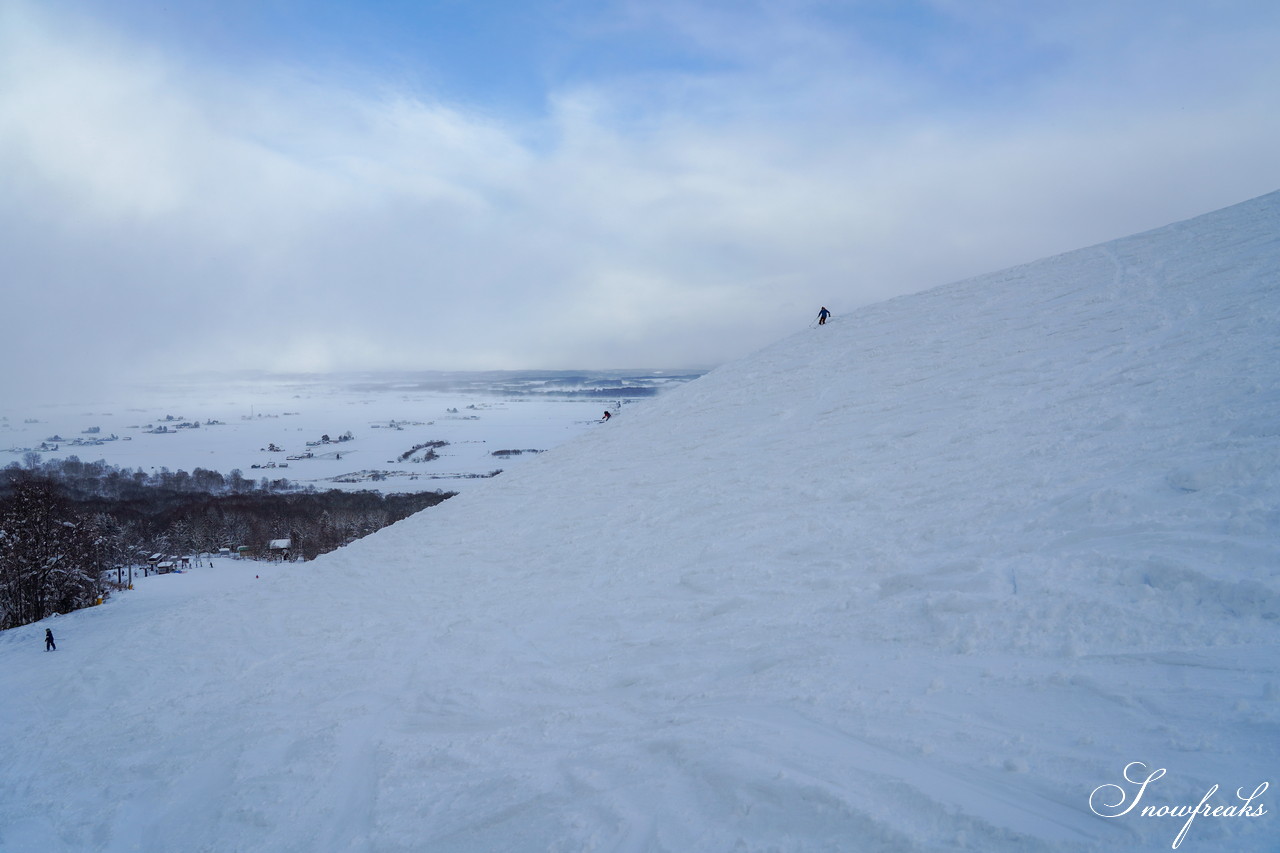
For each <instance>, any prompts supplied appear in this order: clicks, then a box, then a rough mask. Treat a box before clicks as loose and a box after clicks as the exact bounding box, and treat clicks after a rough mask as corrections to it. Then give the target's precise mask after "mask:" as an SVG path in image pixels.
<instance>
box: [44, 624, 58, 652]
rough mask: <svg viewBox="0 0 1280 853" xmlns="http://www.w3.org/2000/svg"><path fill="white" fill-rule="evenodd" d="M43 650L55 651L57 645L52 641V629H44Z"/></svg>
mask: <svg viewBox="0 0 1280 853" xmlns="http://www.w3.org/2000/svg"><path fill="white" fill-rule="evenodd" d="M44 650H45V651H46V652H56V651H57V650H58V647H57V646H56V645H54V643H53V629H52V628H45V629H44Z"/></svg>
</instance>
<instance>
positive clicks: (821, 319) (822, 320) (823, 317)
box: [818, 305, 831, 326]
mask: <svg viewBox="0 0 1280 853" xmlns="http://www.w3.org/2000/svg"><path fill="white" fill-rule="evenodd" d="M830 316H831V312H830V311H828V310H827V306H825V305H824V306H822V310H820V311H819V312H818V325H819V326H825V325H826V324H827V318H828V317H830Z"/></svg>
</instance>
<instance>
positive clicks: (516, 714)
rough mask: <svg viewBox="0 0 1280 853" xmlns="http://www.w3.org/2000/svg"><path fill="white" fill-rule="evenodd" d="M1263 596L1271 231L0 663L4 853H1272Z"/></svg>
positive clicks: (1006, 291) (1276, 520)
mask: <svg viewBox="0 0 1280 853" xmlns="http://www.w3.org/2000/svg"><path fill="white" fill-rule="evenodd" d="M1278 566H1280V194H1273V195H1269V196H1265V197H1263V198H1260V199H1257V200H1254V201H1251V202H1247V203H1245V204H1242V205H1238V206H1236V207H1233V208H1228V209H1226V210H1224V211H1219V212H1217V213H1213V214H1209V215H1206V216H1203V217H1200V218H1198V219H1195V220H1191V221H1189V222H1185V223H1180V224H1176V225H1172V226H1169V227H1167V228H1163V229H1160V230H1157V231H1153V232H1150V233H1146V234H1141V235H1137V236H1134V237H1130V238H1126V239H1123V240H1118V241H1115V242H1112V243H1108V244H1105V245H1101V246H1096V247H1093V248H1088V249H1082V250H1080V251H1076V252H1072V253H1069V254H1066V255H1062V256H1059V257H1054V258H1049V259H1046V260H1043V261H1040V262H1037V263H1033V264H1029V265H1026V266H1022V267H1018V268H1015V269H1010V270H1005V271H1003V272H998V273H994V274H991V275H986V276H983V277H980V278H976V279H973V280H969V281H965V282H961V283H959V284H955V285H951V286H948V287H943V288H939V289H936V290H933V291H930V292H927V293H924V294H920V295H916V296H910V297H905V298H900V299H895V300H892V301H890V302H886V303H883V304H880V305H877V306H874V307H871V308H868V309H866V310H862V311H859V312H857V313H854V314H849V315H848V316H839V315H838V316H837V317H836V318H835V319H834V320H833V321H832V322H831V323H829V324H828V325H826V326H824V327H820V328H812V329H807V330H804V331H802V332H799V333H798V334H796V335H795V336H793V337H791V338H788V339H786V340H783V341H781V342H779V343H778V344H776V345H774V346H773V347H771V348H769V349H767V350H764V351H762V352H760V353H758V354H756V355H754V356H752V357H750V358H746V359H744V360H742V361H739V362H736V363H733V364H730V365H727V366H725V367H722V368H720V369H718V370H716V371H713V372H712V373H710V374H708V375H706V376H704V377H702V378H701V379H698V380H695V381H693V382H690V383H689V384H687V385H684V386H681V387H678V388H676V389H674V390H671V391H669V392H667V393H666V394H664V395H663V396H661V397H659V398H657V399H655V400H652V401H648V402H645V403H641V404H638V405H635V406H631V407H628V408H626V409H625V410H624V411H623V412H622V414H621V415H620V416H619V417H617V418H615V419H614V420H612V421H611V422H609V423H606V424H601V425H599V426H596V427H593V428H592V429H591V430H589V431H587V432H586V433H585V434H584V435H582V436H580V437H579V438H577V439H575V440H573V441H571V442H568V443H566V444H563V445H561V446H560V447H558V448H557V449H555V450H553V451H551V452H549V453H546V454H542V455H539V456H537V457H536V458H534V459H531V460H529V461H528V462H527V463H525V464H522V465H521V466H519V467H518V469H516V470H513V471H511V472H508V473H507V474H504V475H502V476H501V477H498V478H496V479H493V480H487V481H484V482H482V483H480V484H478V485H477V486H476V487H475V488H471V489H468V490H467V491H466V492H464V493H463V494H462V495H461V496H459V497H457V498H454V499H452V500H450V501H447V502H446V503H444V504H442V505H440V506H439V507H437V508H434V509H430V510H427V511H424V512H422V513H419V514H418V515H416V516H413V517H412V518H409V519H406V520H405V521H403V522H401V523H399V524H396V525H393V526H392V527H390V528H387V529H385V530H383V531H381V532H380V533H378V534H375V535H373V536H370V537H368V538H366V539H363V540H361V541H359V542H357V543H355V544H354V545H352V546H350V547H348V548H345V549H343V550H341V551H339V552H335V553H333V554H330V555H328V556H326V557H323V558H321V559H319V560H316V561H314V562H312V563H305V564H290V565H284V566H280V565H268V564H261V563H252V562H238V561H230V560H227V561H217V562H216V563H215V566H214V567H213V568H203V569H194V570H193V571H191V572H187V573H185V574H179V575H170V576H164V577H159V578H151V579H148V580H147V582H146V583H144V584H140V585H139V588H138V589H136V590H135V591H133V592H130V593H124V594H120V595H116V596H113V597H112V598H111V599H110V600H109V601H108V602H107V603H106V604H105V605H103V606H101V607H97V608H91V609H89V610H86V611H81V612H78V613H74V614H70V615H67V616H62V617H58V618H54V619H50V620H46V621H45V622H44V623H41V624H37V625H30V626H27V627H24V628H20V629H15V630H11V631H8V632H5V633H3V634H0V672H3V674H4V689H3V692H2V693H0V743H3V744H4V748H5V756H4V760H3V770H0V849H2V850H4V851H6V853H17V851H42V853H56V852H57V851H135V850H140V851H157V853H158V851H175V850H192V851H194V850H207V851H379V852H380V853H381V852H382V851H387V853H390V851H433V853H442V851H491V850H503V851H575V852H576V851H589V850H599V851H673V853H689V851H732V850H761V851H763V850H780V851H789V850H795V851H800V850H803V851H809V850H840V851H951V850H980V851H997V853H999V852H1000V851H1019V853H1025V851H1042V850H1049V851H1085V850H1106V851H1111V850H1115V851H1131V850H1167V849H1171V848H1172V847H1173V846H1174V845H1175V843H1176V844H1178V845H1179V846H1178V849H1180V850H1183V851H1210V850H1212V851H1222V850H1232V851H1256V850H1274V849H1276V846H1277V843H1278V841H1280V817H1278V816H1277V814H1276V812H1277V811H1278V809H1277V808H1276V807H1275V800H1276V795H1277V793H1280V792H1278V791H1277V789H1276V788H1275V787H1270V786H1274V785H1275V783H1277V782H1280V779H1278V778H1277V768H1278V764H1277V757H1278V756H1280V725H1278V723H1280V707H1278V706H1280V702H1277V699H1278V698H1280V673H1277V666H1278V664H1277V651H1280V630H1278V627H1280V626H1278V614H1280V583H1278V579H1277V567H1278ZM46 627H52V628H53V630H54V634H55V636H56V637H57V639H58V650H57V651H56V652H49V653H46V652H44V651H43V635H44V629H45V628H46ZM1157 771H1164V772H1163V773H1157ZM1126 776H1127V778H1126ZM1130 780H1132V781H1130ZM1144 781H1146V782H1147V785H1146V787H1145V788H1141V783H1142V782H1144ZM1264 783H1266V785H1267V786H1268V787H1267V789H1264V790H1262V791H1261V792H1259V790H1258V789H1259V788H1262V787H1263V786H1264ZM1215 786H1216V788H1215ZM1206 794H1208V795H1209V796H1208V797H1207V798H1206ZM1202 800H1204V802H1205V803H1206V804H1207V806H1206V807H1205V808H1204V810H1203V811H1202V812H1200V813H1198V814H1197V815H1196V816H1195V817H1194V818H1193V819H1192V820H1193V822H1192V823H1191V825H1190V826H1185V825H1186V824H1187V821H1188V818H1187V817H1185V816H1182V817H1179V816H1176V815H1171V814H1170V812H1171V811H1176V810H1177V809H1179V808H1181V809H1182V810H1183V811H1184V812H1189V811H1190V810H1191V809H1193V808H1195V807H1196V806H1197V805H1198V804H1199V803H1201V801H1202ZM1152 807H1154V808H1152ZM1212 807H1218V814H1217V815H1216V816H1214V815H1208V814H1204V812H1208V811H1210V808H1212ZM1144 809H1147V810H1148V811H1149V812H1152V813H1151V814H1148V815H1147V816H1143V814H1142V812H1143V810H1144ZM1259 812H1261V813H1259ZM1184 829H1185V830H1186V831H1185V833H1183V832H1182V831H1183V830H1184Z"/></svg>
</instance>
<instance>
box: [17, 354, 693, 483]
mask: <svg viewBox="0 0 1280 853" xmlns="http://www.w3.org/2000/svg"><path fill="white" fill-rule="evenodd" d="M697 375H698V374H697V373H693V372H677V373H669V372H660V371H588V372H572V373H570V372H568V371H541V372H538V371H492V372H481V373H437V372H409V373H401V374H395V373H371V374H319V375H305V374H304V375H290V374H267V373H261V374H259V373H249V374H226V375H203V376H198V377H181V378H174V379H169V380H165V381H161V382H152V383H149V384H147V385H135V386H121V387H116V388H111V389H104V390H103V391H102V392H100V399H98V400H96V401H94V402H92V403H89V404H86V403H83V402H79V403H65V402H64V403H50V402H47V401H45V402H42V403H40V404H38V405H36V404H32V403H21V402H18V401H12V400H6V401H0V466H3V465H9V464H13V463H15V462H16V463H18V464H25V463H24V460H25V459H26V458H27V455H28V454H29V453H32V452H34V453H38V454H39V455H40V457H41V459H42V460H43V461H52V460H56V459H65V458H67V457H69V456H76V457H78V458H79V459H80V460H81V461H84V462H93V461H97V460H103V461H105V462H107V463H109V464H111V465H115V466H119V467H122V468H127V469H130V470H132V469H137V468H141V469H142V470H143V471H146V472H152V471H158V470H160V469H161V468H168V469H169V470H170V471H179V470H181V471H186V472H188V473H190V472H192V471H194V470H195V469H196V468H204V469H206V470H211V471H218V472H220V473H222V474H224V475H225V474H230V473H231V471H233V470H239V471H240V472H241V474H242V476H244V477H245V478H247V479H249V480H254V481H257V480H260V479H262V478H263V477H266V478H267V479H269V480H277V479H281V478H283V479H287V480H289V481H291V482H293V483H295V484H297V485H298V486H311V487H314V488H316V489H320V490H324V489H333V488H337V489H377V490H379V491H382V492H421V491H436V490H443V491H460V490H462V489H464V488H466V487H467V486H468V485H469V483H470V482H472V478H475V477H477V476H487V475H488V474H489V473H491V472H492V471H494V470H497V469H501V470H504V471H505V470H507V469H509V468H510V467H511V466H512V465H519V464H520V463H521V462H522V461H523V456H524V454H523V451H527V450H537V451H542V450H548V449H550V448H552V447H555V446H557V445H558V444H560V443H561V442H564V441H567V440H569V439H571V438H573V437H574V436H576V435H577V434H578V433H579V432H581V431H583V430H584V429H587V428H589V427H590V426H591V425H593V424H594V423H595V420H596V419H598V418H599V417H600V415H601V414H602V413H603V411H604V409H605V408H606V407H609V408H615V407H618V406H619V405H620V404H626V403H633V402H635V401H637V400H639V399H645V398H646V395H647V394H650V393H654V392H656V391H659V390H661V389H662V388H665V387H669V386H672V385H675V384H679V383H681V382H685V381H688V380H689V379H690V378H693V377H695V376H697ZM344 434H349V435H350V436H351V440H350V441H344V442H334V443H325V444H318V443H319V442H320V439H321V437H322V436H326V435H327V436H329V437H330V438H332V439H337V438H338V437H339V436H342V435H344ZM439 441H444V442H448V445H447V446H446V447H441V448H437V450H436V454H437V456H438V457H439V458H436V459H431V460H429V461H428V460H426V459H424V451H423V450H418V451H417V452H413V453H409V452H410V451H411V450H413V448H415V447H418V446H419V445H423V444H426V443H428V442H439ZM273 446H274V447H276V448H278V450H275V451H273V450H271V449H270V448H271V447H273ZM508 450H518V451H521V454H520V455H502V456H498V457H495V456H494V455H493V454H494V452H495V451H499V452H501V451H508ZM407 453H408V454H409V455H408V457H407V458H402V457H403V456H404V455H405V454H407ZM300 457H301V458H300Z"/></svg>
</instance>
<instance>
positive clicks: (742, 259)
mask: <svg viewBox="0 0 1280 853" xmlns="http://www.w3.org/2000/svg"><path fill="white" fill-rule="evenodd" d="M1278 57H1280V4H1275V3H1271V2H1209V1H1208V0H1205V2H1179V0H1162V2H1146V0H1134V2H1115V1H1114V0H1106V2H1103V0H1081V2H1075V3H1056V2H1055V3H1049V2H1013V0H933V1H932V2H887V0H874V1H873V2H838V0H830V2H824V0H774V2H749V1H743V2H728V0H602V2H580V0H534V2H524V3H515V2H456V0H439V2H377V1H376V0H375V1H374V2H363V3H359V4H357V3H340V2H333V0H322V1H321V2H272V0H260V1H259V2H250V0H218V2H212V0H209V2H156V1H155V0H147V2H140V0H112V2H106V0H92V2H91V0H41V2H35V1H34V0H0V274H3V278H4V286H5V289H6V303H7V305H8V307H9V308H10V309H11V310H10V312H9V316H10V318H11V319H10V320H9V322H8V324H7V325H8V329H7V331H8V332H9V334H7V335H6V336H5V339H4V341H3V342H2V343H0V360H3V362H4V363H5V364H6V365H10V366H13V365H21V367H20V368H14V367H6V370H5V371H4V372H3V373H0V394H8V395H11V396H12V395H17V394H18V393H19V392H23V393H25V392H28V391H30V390H32V389H33V388H34V389H45V390H46V391H48V392H50V393H53V392H54V391H55V390H57V389H63V388H66V389H72V388H74V387H75V386H76V385H77V384H80V385H88V386H90V387H94V386H98V385H100V384H101V383H102V382H104V381H107V380H109V379H117V378H120V379H124V378H130V377H135V376H139V375H145V374H147V373H149V372H152V371H159V370H167V371H175V370H203V369H217V368H228V369H235V368H263V369H281V370H342V369H370V368H421V369H432V368H440V369H466V368H495V367H496V368H503V367H510V368H535V367H598V368H605V367H641V366H646V367H678V366H700V367H701V366H709V365H714V364H716V363H720V362H723V361H725V360H728V359H732V358H735V357H738V356H740V355H743V354H745V353H747V352H749V351H751V350H753V349H756V348H759V347H760V346H763V345H765V344H767V343H769V342H771V341H772V340H775V339H777V338H778V337H781V336H782V335H785V334H787V333H789V332H791V331H794V330H797V329H803V328H804V327H805V325H806V324H807V323H808V321H809V320H810V319H811V318H812V315H813V314H814V313H816V311H817V308H818V307H819V305H822V304H826V305H827V306H828V307H830V308H832V309H833V310H834V311H835V312H836V314H837V316H839V315H840V314H841V313H844V312H848V311H852V310H856V309H857V308H858V307H859V306H860V305H865V304H868V303H869V302H872V301H877V300H880V299H883V298H886V297H889V296H893V295H896V294H900V293H907V292H913V291H918V290H921V289H924V288H927V287H930V286H934V285H938V284H944V283H947V282H950V281H954V280H957V279H960V278H963V277H966V276H970V275H975V274H978V273H982V272H986V271H990V270H993V269H999V268H1002V267H1005V266H1010V265H1013V264H1017V263H1021V262H1025V261H1029V260H1034V259H1037V258H1040V257H1044V256H1046V255H1049V254H1053V253H1057V252H1061V251H1067V250H1070V249H1073V248H1077V247H1080V246H1084V245H1089V244H1092V243H1096V242H1100V241H1103V240H1107V239H1111V238H1113V237H1120V236H1124V235H1127V234H1130V233H1133V232H1136V231H1140V230H1144V229H1148V228H1152V227H1157V226H1160V225H1163V224H1166V223H1168V222H1171V221H1175V220H1178V219H1182V218H1187V217H1190V216H1194V215H1196V214H1199V213H1202V212H1206V211H1208V210H1212V209H1215V208H1218V207H1222V206H1225V205H1228V204H1231V203H1234V202H1237V201H1243V200H1245V199H1247V198H1251V197H1254V196H1257V195H1261V194H1263V193H1266V192H1270V191H1272V190H1275V189H1278V188H1280V158H1277V157H1276V156H1275V154H1274V152H1275V151H1277V150H1280V94H1278V92H1280V86H1277V85H1276V81H1277V80H1280V58H1278ZM15 317H21V318H23V320H22V322H20V323H15V322H14V320H13V319H12V318H15ZM122 328H125V329H139V328H145V329H163V330H166V333H165V334H161V335H156V334H150V333H149V334H136V333H131V334H125V335H121V334H119V330H120V329H122ZM194 329H198V330H200V332H201V334H200V335H199V336H198V339H199V341H200V345H199V346H185V345H184V346H175V345H174V344H173V343H172V341H173V337H172V336H171V335H170V334H168V332H167V330H194ZM184 334H187V333H186V332H184ZM186 339H187V338H185V337H183V336H179V337H178V340H186ZM58 393H62V392H61V391H60V390H59V391H58ZM66 393H71V391H70V390H68V391H67V392H66Z"/></svg>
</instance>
